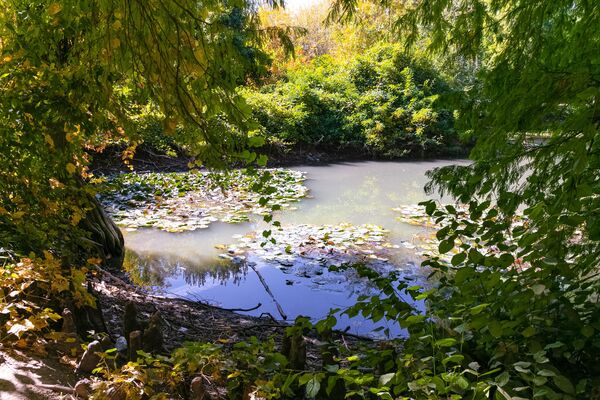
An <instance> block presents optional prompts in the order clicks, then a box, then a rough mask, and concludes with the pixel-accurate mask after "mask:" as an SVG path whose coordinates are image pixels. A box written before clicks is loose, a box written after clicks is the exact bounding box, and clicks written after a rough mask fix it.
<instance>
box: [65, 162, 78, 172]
mask: <svg viewBox="0 0 600 400" xmlns="http://www.w3.org/2000/svg"><path fill="white" fill-rule="evenodd" d="M76 169H77V168H76V167H75V165H73V164H72V163H68V164H67V172H68V173H69V174H71V175H72V174H74V173H75V170H76Z"/></svg>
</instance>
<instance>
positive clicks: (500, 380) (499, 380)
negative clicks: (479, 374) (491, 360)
mask: <svg viewBox="0 0 600 400" xmlns="http://www.w3.org/2000/svg"><path fill="white" fill-rule="evenodd" d="M509 380H510V375H509V374H508V372H506V371H504V372H503V373H501V374H500V375H498V376H497V377H496V385H498V386H500V387H502V386H504V385H506V384H507V383H508V381H509Z"/></svg>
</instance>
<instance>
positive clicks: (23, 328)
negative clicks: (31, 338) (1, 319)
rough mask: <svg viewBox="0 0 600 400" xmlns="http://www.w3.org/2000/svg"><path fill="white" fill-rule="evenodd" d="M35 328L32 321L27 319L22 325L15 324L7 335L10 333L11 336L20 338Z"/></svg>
mask: <svg viewBox="0 0 600 400" xmlns="http://www.w3.org/2000/svg"><path fill="white" fill-rule="evenodd" d="M33 328H34V326H33V324H32V323H31V321H30V320H28V319H26V320H24V321H23V322H22V323H16V324H13V325H12V326H11V327H10V329H9V330H8V331H7V332H6V333H8V334H9V335H15V336H16V337H18V338H20V337H21V334H22V333H23V332H27V331H29V330H31V329H33Z"/></svg>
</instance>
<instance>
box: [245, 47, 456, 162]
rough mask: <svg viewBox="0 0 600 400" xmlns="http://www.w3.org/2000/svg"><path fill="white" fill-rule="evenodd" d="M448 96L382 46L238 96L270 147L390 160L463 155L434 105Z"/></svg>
mask: <svg viewBox="0 0 600 400" xmlns="http://www.w3.org/2000/svg"><path fill="white" fill-rule="evenodd" d="M450 91H451V88H450V85H449V84H448V83H447V82H446V81H445V80H444V79H443V78H442V77H441V76H440V74H439V73H438V72H437V71H435V70H434V69H433V68H432V67H430V66H429V65H428V64H427V63H426V62H424V61H423V60H419V59H410V58H408V57H407V56H406V55H405V54H404V51H403V48H401V47H400V46H398V45H389V44H388V45H378V46H375V47H373V48H371V49H370V50H368V51H367V52H366V53H365V54H363V55H359V56H356V57H354V58H353V59H351V60H334V59H333V58H332V57H331V56H322V57H319V58H317V59H315V60H313V61H312V62H311V63H310V64H305V65H301V66H298V67H296V68H294V69H291V70H290V71H288V73H287V75H286V77H285V79H284V80H282V81H280V82H277V83H275V84H272V85H267V86H264V87H262V88H260V89H258V90H252V89H244V90H243V94H244V96H245V97H246V100H247V101H248V103H249V104H250V106H251V107H252V109H253V110H254V116H255V117H256V119H257V120H258V121H259V123H260V125H261V129H263V130H264V133H265V134H266V136H267V137H268V138H269V139H270V141H271V142H272V143H273V142H274V143H277V142H284V143H286V144H288V145H291V146H297V147H303V148H316V149H319V150H323V151H328V152H332V151H344V152H346V153H347V152H353V153H358V154H361V155H371V156H377V157H386V158H391V157H402V156H406V155H410V156H436V155H450V154H457V153H459V152H460V151H461V144H460V141H459V139H458V135H457V133H456V131H455V130H454V129H453V115H452V112H451V111H450V110H447V109H444V108H443V107H442V105H440V101H439V98H440V96H441V95H443V94H446V93H449V92H450Z"/></svg>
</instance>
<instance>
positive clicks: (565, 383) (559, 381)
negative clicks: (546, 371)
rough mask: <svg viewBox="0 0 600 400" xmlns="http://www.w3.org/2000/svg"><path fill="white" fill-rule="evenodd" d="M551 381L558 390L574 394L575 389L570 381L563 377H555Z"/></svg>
mask: <svg viewBox="0 0 600 400" xmlns="http://www.w3.org/2000/svg"><path fill="white" fill-rule="evenodd" d="M552 381H553V382H554V384H555V385H556V387H558V388H559V389H560V390H562V391H563V392H565V393H568V394H573V395H574V394H575V387H574V386H573V384H572V383H571V381H570V380H569V379H568V378H567V377H565V376H564V375H557V376H555V377H553V378H552Z"/></svg>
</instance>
